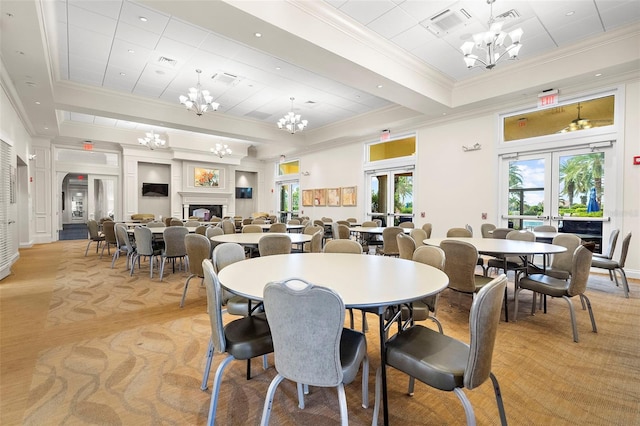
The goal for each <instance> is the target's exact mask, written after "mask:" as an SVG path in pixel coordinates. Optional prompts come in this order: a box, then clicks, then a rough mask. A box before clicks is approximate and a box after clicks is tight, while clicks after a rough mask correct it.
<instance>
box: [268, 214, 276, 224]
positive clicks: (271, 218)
mask: <svg viewBox="0 0 640 426" xmlns="http://www.w3.org/2000/svg"><path fill="white" fill-rule="evenodd" d="M267 219H268V220H269V223H278V216H276V215H269V216H267Z"/></svg>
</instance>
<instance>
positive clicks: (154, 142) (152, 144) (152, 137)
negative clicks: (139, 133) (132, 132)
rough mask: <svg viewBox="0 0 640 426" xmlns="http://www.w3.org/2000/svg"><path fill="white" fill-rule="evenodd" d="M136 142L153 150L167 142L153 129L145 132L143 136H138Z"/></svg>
mask: <svg viewBox="0 0 640 426" xmlns="http://www.w3.org/2000/svg"><path fill="white" fill-rule="evenodd" d="M138 143H139V144H140V145H145V146H146V147H147V148H149V149H150V150H152V151H153V150H154V149H156V148H162V147H164V144H165V143H167V142H166V141H165V140H164V139H162V138H161V137H160V135H158V134H157V133H154V132H153V130H151V131H150V132H147V133H145V137H144V138H138Z"/></svg>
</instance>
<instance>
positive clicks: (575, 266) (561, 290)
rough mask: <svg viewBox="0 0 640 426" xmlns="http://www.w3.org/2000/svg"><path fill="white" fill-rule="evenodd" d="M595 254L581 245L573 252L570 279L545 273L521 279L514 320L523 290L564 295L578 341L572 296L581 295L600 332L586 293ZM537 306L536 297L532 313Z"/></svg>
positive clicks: (595, 331)
mask: <svg viewBox="0 0 640 426" xmlns="http://www.w3.org/2000/svg"><path fill="white" fill-rule="evenodd" d="M592 256H593V254H592V253H591V251H589V250H588V249H587V248H586V247H584V246H582V245H580V246H578V247H577V248H576V249H575V250H574V251H573V253H572V260H571V274H570V277H569V280H568V281H567V280H565V279H562V278H555V277H552V276H549V275H545V274H532V275H528V276H525V277H522V279H520V283H519V287H518V288H516V294H515V299H516V301H515V309H514V317H515V319H514V321H516V320H517V319H518V295H519V294H520V291H521V290H531V291H533V292H534V295H535V294H536V293H540V294H543V295H545V296H551V297H562V298H563V299H564V300H565V301H566V302H567V304H568V305H569V315H570V317H571V327H572V329H573V341H574V342H576V343H578V326H577V325H576V314H575V311H574V309H573V303H572V302H571V298H572V297H574V296H580V301H581V302H582V306H583V307H584V306H585V303H586V306H587V309H588V310H589V317H590V318H591V327H592V329H593V332H594V333H597V332H598V329H597V328H596V320H595V318H594V317H593V310H592V309H591V302H590V301H589V298H588V297H587V296H586V295H585V294H584V292H585V290H586V289H587V281H588V279H589V268H590V267H591V258H592ZM535 308H536V298H535V297H534V298H533V301H532V304H531V315H534V313H535Z"/></svg>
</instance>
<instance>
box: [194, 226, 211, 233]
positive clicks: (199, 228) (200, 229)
mask: <svg viewBox="0 0 640 426" xmlns="http://www.w3.org/2000/svg"><path fill="white" fill-rule="evenodd" d="M207 228H208V226H206V225H198V226H197V227H196V234H200V235H207Z"/></svg>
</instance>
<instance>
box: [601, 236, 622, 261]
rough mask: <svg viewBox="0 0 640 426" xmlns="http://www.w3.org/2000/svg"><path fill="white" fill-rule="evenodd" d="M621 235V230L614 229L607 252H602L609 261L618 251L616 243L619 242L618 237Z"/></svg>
mask: <svg viewBox="0 0 640 426" xmlns="http://www.w3.org/2000/svg"><path fill="white" fill-rule="evenodd" d="M619 235H620V230H619V229H614V230H613V231H611V235H609V245H608V246H607V250H606V251H603V252H602V256H603V257H606V258H607V259H613V253H614V252H615V251H616V243H617V242H618V236H619Z"/></svg>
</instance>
